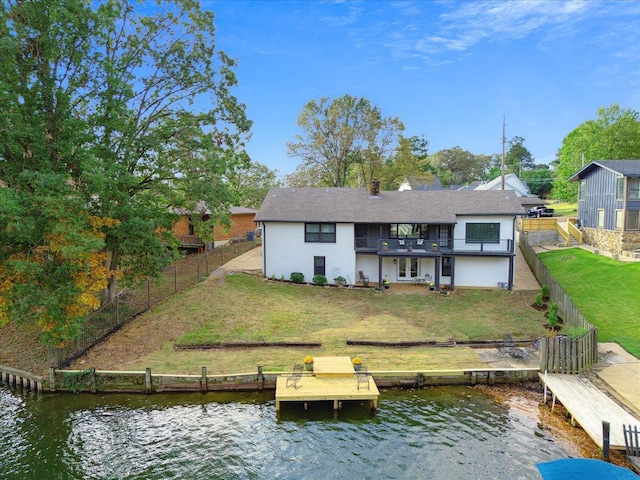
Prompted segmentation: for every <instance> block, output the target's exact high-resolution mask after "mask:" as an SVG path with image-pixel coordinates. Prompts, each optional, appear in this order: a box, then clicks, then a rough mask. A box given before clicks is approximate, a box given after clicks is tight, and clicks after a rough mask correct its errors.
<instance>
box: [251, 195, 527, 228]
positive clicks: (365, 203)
mask: <svg viewBox="0 0 640 480" xmlns="http://www.w3.org/2000/svg"><path fill="white" fill-rule="evenodd" d="M492 214H501V215H519V214H522V205H521V204H520V201H519V200H518V197H517V196H516V194H515V193H514V192H513V191H511V190H493V191H475V190H469V191H462V192H456V191H449V190H407V191H404V192H398V191H381V192H380V194H379V196H372V195H370V193H369V190H367V189H366V188H309V187H303V188H272V189H271V190H269V193H268V195H267V197H266V198H265V200H264V202H263V203H262V207H260V210H259V211H258V213H257V215H256V218H255V221H256V222H336V223H456V215H492Z"/></svg>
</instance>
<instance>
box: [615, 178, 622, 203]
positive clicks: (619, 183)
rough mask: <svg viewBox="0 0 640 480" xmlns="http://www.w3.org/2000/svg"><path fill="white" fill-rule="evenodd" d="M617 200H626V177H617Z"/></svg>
mask: <svg viewBox="0 0 640 480" xmlns="http://www.w3.org/2000/svg"><path fill="white" fill-rule="evenodd" d="M616 200H624V177H616Z"/></svg>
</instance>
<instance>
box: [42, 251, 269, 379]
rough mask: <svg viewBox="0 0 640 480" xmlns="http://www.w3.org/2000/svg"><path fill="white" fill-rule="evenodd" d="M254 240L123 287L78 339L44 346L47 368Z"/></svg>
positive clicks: (92, 317)
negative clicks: (136, 284)
mask: <svg viewBox="0 0 640 480" xmlns="http://www.w3.org/2000/svg"><path fill="white" fill-rule="evenodd" d="M256 245H257V243H256V240H255V239H254V240H252V241H244V239H243V240H242V241H236V242H234V243H230V244H228V245H224V246H222V247H218V248H216V249H214V250H211V251H208V252H205V253H202V254H199V255H196V256H195V258H193V260H191V261H189V262H187V263H184V264H182V265H180V266H176V267H170V268H168V269H167V270H165V272H164V273H163V274H162V275H160V276H159V277H158V278H148V279H146V280H145V281H144V282H143V284H142V285H141V286H140V287H138V288H136V289H126V290H124V291H122V292H121V293H120V294H118V295H116V297H115V299H114V300H113V301H112V302H110V303H108V304H106V305H104V306H103V307H101V308H100V309H99V310H96V311H95V312H93V313H92V314H90V315H89V316H88V317H87V318H86V320H85V322H84V323H83V325H82V331H81V333H80V335H79V336H78V338H76V340H75V341H74V342H73V343H72V344H71V345H69V346H67V347H65V348H53V347H47V361H48V364H49V366H50V367H61V366H63V365H66V364H68V363H70V362H71V361H73V360H74V359H76V358H78V357H79V356H80V355H82V354H83V353H84V352H86V351H87V350H88V349H89V348H90V347H92V346H93V345H95V344H96V343H98V342H99V341H101V340H102V339H104V338H105V337H106V336H108V335H109V334H111V333H113V332H114V331H116V330H118V329H119V328H120V327H122V326H123V325H124V324H126V323H127V322H129V321H130V320H131V319H133V318H135V317H136V316H138V315H140V314H141V313H144V312H145V311H147V310H148V309H149V308H151V306H152V305H155V304H156V303H159V302H161V301H162V300H164V299H165V298H167V297H169V296H171V295H174V294H175V293H178V292H180V291H182V290H184V289H186V288H188V287H189V286H191V285H194V284H195V283H198V282H199V281H200V280H201V279H202V278H204V277H206V276H207V275H209V274H210V273H211V272H212V271H213V270H215V269H216V268H218V267H220V266H221V265H223V264H224V263H226V262H228V261H229V260H232V259H233V258H235V257H238V256H239V255H241V254H243V253H245V252H247V251H249V250H251V249H252V248H255V247H256Z"/></svg>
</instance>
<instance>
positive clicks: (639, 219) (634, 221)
mask: <svg viewBox="0 0 640 480" xmlns="http://www.w3.org/2000/svg"><path fill="white" fill-rule="evenodd" d="M639 229H640V212H638V211H637V210H636V211H635V212H634V211H631V212H627V230H639Z"/></svg>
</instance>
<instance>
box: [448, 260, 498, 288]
mask: <svg viewBox="0 0 640 480" xmlns="http://www.w3.org/2000/svg"><path fill="white" fill-rule="evenodd" d="M455 268H456V269H455V282H456V286H458V287H493V288H496V287H497V286H498V284H499V283H505V284H506V283H508V282H509V258H508V257H456V267H455Z"/></svg>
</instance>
